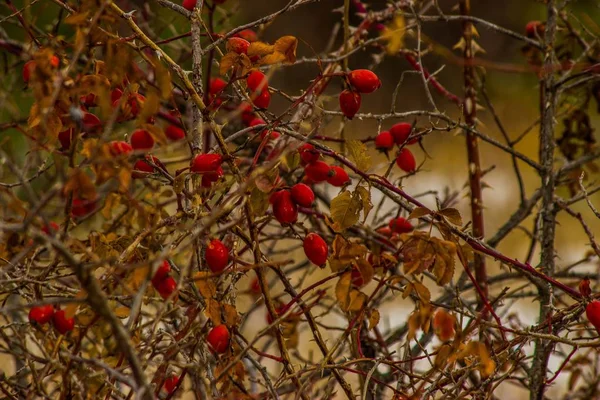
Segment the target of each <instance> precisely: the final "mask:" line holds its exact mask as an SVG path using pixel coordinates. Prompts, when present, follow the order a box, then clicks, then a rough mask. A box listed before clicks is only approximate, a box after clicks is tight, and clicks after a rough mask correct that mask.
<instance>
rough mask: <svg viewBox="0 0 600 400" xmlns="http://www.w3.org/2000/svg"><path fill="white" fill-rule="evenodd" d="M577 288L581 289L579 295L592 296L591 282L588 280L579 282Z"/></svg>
mask: <svg viewBox="0 0 600 400" xmlns="http://www.w3.org/2000/svg"><path fill="white" fill-rule="evenodd" d="M577 288H578V289H579V293H581V295H582V296H583V297H589V296H590V295H591V294H592V289H591V288H590V280H589V279H588V278H585V279H582V280H581V281H580V282H579V285H577Z"/></svg>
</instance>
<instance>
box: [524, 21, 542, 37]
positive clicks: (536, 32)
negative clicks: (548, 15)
mask: <svg viewBox="0 0 600 400" xmlns="http://www.w3.org/2000/svg"><path fill="white" fill-rule="evenodd" d="M545 32H546V25H545V24H544V23H543V22H542V21H529V22H528V23H527V25H525V34H526V35H527V37H529V38H535V37H537V36H540V37H542V36H544V33H545Z"/></svg>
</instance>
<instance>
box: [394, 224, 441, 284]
mask: <svg viewBox="0 0 600 400" xmlns="http://www.w3.org/2000/svg"><path fill="white" fill-rule="evenodd" d="M402 255H403V257H404V273H405V274H415V275H416V274H421V273H423V272H424V271H426V270H428V269H429V268H430V267H431V266H432V265H433V263H434V262H435V253H433V246H432V244H431V241H430V237H429V235H427V234H426V233H423V232H418V231H417V232H414V233H413V234H412V235H411V236H410V237H409V239H408V240H407V241H406V243H405V244H404V247H403V249H402Z"/></svg>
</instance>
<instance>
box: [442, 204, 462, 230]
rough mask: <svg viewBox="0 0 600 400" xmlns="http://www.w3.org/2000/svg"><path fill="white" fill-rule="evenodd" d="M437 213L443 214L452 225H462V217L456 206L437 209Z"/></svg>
mask: <svg viewBox="0 0 600 400" xmlns="http://www.w3.org/2000/svg"><path fill="white" fill-rule="evenodd" d="M438 214H440V215H443V216H444V217H445V218H446V219H447V220H448V221H449V222H451V223H453V224H454V225H458V226H462V217H461V216H460V212H459V211H458V210H457V209H456V208H444V209H443V210H440V211H438Z"/></svg>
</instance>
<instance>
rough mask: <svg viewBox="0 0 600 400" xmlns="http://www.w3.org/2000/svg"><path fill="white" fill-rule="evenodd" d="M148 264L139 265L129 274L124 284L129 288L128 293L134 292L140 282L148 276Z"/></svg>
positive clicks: (140, 284)
mask: <svg viewBox="0 0 600 400" xmlns="http://www.w3.org/2000/svg"><path fill="white" fill-rule="evenodd" d="M149 274H150V266H149V265H148V264H145V265H143V266H141V267H138V268H135V269H134V270H133V273H132V274H131V275H129V279H127V281H126V283H125V285H126V286H127V288H128V289H129V291H130V293H135V292H137V290H138V289H139V288H140V286H142V282H144V280H146V279H148V278H149V276H148V275H149Z"/></svg>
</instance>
